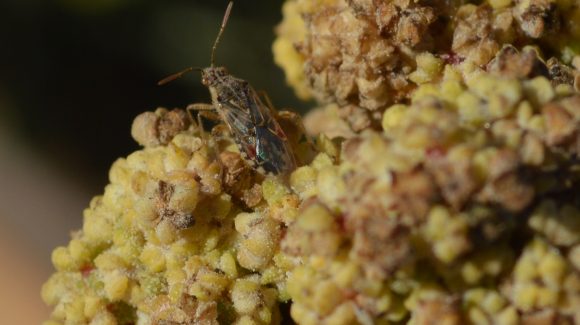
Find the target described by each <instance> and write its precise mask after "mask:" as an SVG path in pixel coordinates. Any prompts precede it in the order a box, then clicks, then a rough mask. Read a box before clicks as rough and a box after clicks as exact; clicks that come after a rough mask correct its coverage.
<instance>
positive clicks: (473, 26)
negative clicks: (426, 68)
mask: <svg viewBox="0 0 580 325" xmlns="http://www.w3.org/2000/svg"><path fill="white" fill-rule="evenodd" d="M457 19H458V22H457V26H456V27H455V30H454V32H453V44H452V46H451V49H452V50H453V51H454V52H456V53H458V54H460V55H462V56H463V57H466V58H467V59H468V60H470V61H473V62H475V63H476V64H486V63H487V62H489V60H491V58H493V56H494V55H495V53H496V52H497V51H498V50H499V48H500V45H499V44H498V40H497V36H496V35H495V31H494V27H493V22H492V9H491V8H490V7H488V6H475V5H471V4H469V5H465V6H463V7H461V8H459V10H458V11H457Z"/></svg>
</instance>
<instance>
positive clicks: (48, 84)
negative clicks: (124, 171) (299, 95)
mask: <svg viewBox="0 0 580 325" xmlns="http://www.w3.org/2000/svg"><path fill="white" fill-rule="evenodd" d="M281 4H282V0H276V1H273V0H237V1H236V2H235V5H234V8H233V12H232V15H231V17H230V21H229V23H228V26H227V28H226V32H225V34H224V36H223V38H222V41H221V43H220V46H219V48H218V50H217V53H216V61H217V64H219V65H224V66H226V67H228V69H229V70H230V72H232V74H234V75H237V76H239V77H241V78H243V79H246V80H248V81H250V82H251V83H252V84H253V85H254V87H255V88H256V89H263V90H265V91H267V92H268V93H269V95H270V97H271V98H272V101H273V102H274V105H275V106H276V107H277V108H279V109H280V108H291V109H292V110H294V111H301V110H303V109H304V107H305V104H304V103H300V102H299V101H298V100H297V99H296V98H295V97H294V94H293V92H292V90H290V89H289V88H288V87H287V86H286V85H285V82H284V75H283V73H282V71H281V70H280V69H279V68H277V67H276V66H275V65H274V63H273V60H272V54H271V44H272V41H273V39H274V26H275V25H276V24H277V23H278V22H279V21H280V19H281V12H280V11H281ZM226 6H227V0H204V1H202V0H188V1H185V0H164V1H147V0H141V1H140V0H52V1H47V0H0V261H1V263H2V267H0V287H1V288H2V290H0V306H2V308H1V309H0V324H38V323H40V322H41V321H42V320H44V319H46V318H47V317H48V314H49V312H50V308H48V307H46V306H44V304H43V303H42V301H41V299H40V287H41V285H42V283H43V282H44V281H45V280H46V279H47V278H48V277H49V275H50V274H51V273H52V265H51V262H50V253H51V251H52V249H53V248H54V247H56V246H58V245H65V244H67V242H68V240H69V234H70V231H72V230H75V229H79V228H80V227H81V224H82V210H83V209H84V208H85V207H86V206H88V203H89V200H90V199H91V197H92V196H94V195H98V194H101V193H102V190H103V187H104V186H105V185H106V184H107V182H108V173H107V172H108V169H109V166H110V165H111V163H112V162H113V161H114V160H115V159H116V158H118V157H124V156H126V155H128V154H129V153H130V152H132V151H134V150H136V149H138V146H137V144H136V143H134V142H133V140H132V139H131V136H130V126H131V122H132V120H133V118H134V117H135V116H136V115H137V114H139V113H140V112H143V111H146V110H154V109H155V108H156V107H159V106H163V107H168V108H174V107H185V106H186V105H187V104H189V103H193V102H209V94H208V91H207V89H205V88H204V87H203V86H202V85H201V84H200V82H199V79H200V77H199V74H198V73H191V74H189V75H187V76H186V77H184V78H182V79H181V80H178V81H175V82H173V83H170V84H168V85H165V86H163V87H158V86H157V85H156V83H157V81H158V80H160V79H162V78H163V77H165V76H167V75H169V74H172V73H174V72H177V71H180V70H182V69H183V68H185V67H188V66H207V65H209V61H210V51H211V46H212V43H213V41H214V38H215V36H216V34H217V32H218V29H219V25H220V23H221V20H222V16H223V13H224V10H225V8H226Z"/></svg>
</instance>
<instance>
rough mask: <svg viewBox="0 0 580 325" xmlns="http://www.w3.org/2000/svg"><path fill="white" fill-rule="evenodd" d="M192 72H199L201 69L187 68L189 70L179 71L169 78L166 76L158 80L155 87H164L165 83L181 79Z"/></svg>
mask: <svg viewBox="0 0 580 325" xmlns="http://www.w3.org/2000/svg"><path fill="white" fill-rule="evenodd" d="M193 70H196V71H201V70H203V69H202V68H199V67H189V68H187V69H185V70H183V71H179V72H178V73H174V74H172V75H170V76H167V77H165V78H163V79H161V80H159V82H157V85H158V86H162V85H165V84H167V83H170V82H172V81H173V80H176V79H179V78H181V77H183V75H185V74H187V73H189V72H191V71H193Z"/></svg>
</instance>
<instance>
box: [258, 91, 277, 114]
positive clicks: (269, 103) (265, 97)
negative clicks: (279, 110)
mask: <svg viewBox="0 0 580 325" xmlns="http://www.w3.org/2000/svg"><path fill="white" fill-rule="evenodd" d="M257 92H258V96H260V97H262V99H263V100H264V102H265V103H266V106H268V108H269V109H270V112H271V113H273V114H274V115H275V114H276V110H275V109H274V105H273V104H272V101H271V100H270V96H268V93H267V92H265V91H264V90H257Z"/></svg>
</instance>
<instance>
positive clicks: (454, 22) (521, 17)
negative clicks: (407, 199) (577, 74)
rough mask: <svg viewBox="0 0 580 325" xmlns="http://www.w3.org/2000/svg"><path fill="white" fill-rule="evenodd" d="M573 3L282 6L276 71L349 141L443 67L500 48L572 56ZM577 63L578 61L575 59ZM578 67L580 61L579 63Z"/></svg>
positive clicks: (576, 13)
mask: <svg viewBox="0 0 580 325" xmlns="http://www.w3.org/2000/svg"><path fill="white" fill-rule="evenodd" d="M578 7H579V5H578V4H577V3H574V1H550V0H537V1H535V0H529V1H511V0H489V1H476V2H475V3H469V4H463V3H462V2H461V1H407V0H389V1H371V0H348V1H347V0H331V1H321V0H316V1H308V0H288V1H287V2H286V3H285V5H284V17H285V18H284V21H283V22H282V23H281V24H280V26H278V35H279V37H278V39H277V40H276V42H275V43H274V53H275V59H276V62H277V63H278V64H279V65H280V66H281V67H283V68H284V70H285V71H286V74H287V77H288V82H289V83H290V84H291V85H292V86H293V87H294V88H295V89H296V91H297V94H298V95H299V96H301V97H305V98H306V97H309V96H313V97H315V98H316V99H317V101H319V102H320V103H324V104H327V103H336V104H338V105H339V106H340V108H339V113H340V115H341V116H342V118H343V119H344V120H345V121H346V122H347V123H348V124H349V126H350V128H351V129H352V131H354V132H359V131H361V130H362V129H366V128H369V127H373V128H377V124H376V123H374V122H376V121H377V119H378V118H380V114H381V113H382V112H383V111H384V110H385V109H386V108H387V107H388V106H390V105H391V104H393V103H396V102H400V101H405V100H408V99H409V97H410V96H411V93H412V92H413V91H414V90H415V88H416V87H417V85H418V84H421V83H424V82H429V81H435V80H437V78H439V77H440V75H441V74H440V73H439V72H440V68H441V66H442V64H443V63H459V62H462V61H465V60H467V61H471V62H473V63H474V64H477V65H485V64H487V63H488V62H489V61H490V60H491V59H492V58H493V57H494V56H495V54H496V53H497V52H498V51H499V50H500V49H501V48H502V47H503V45H505V44H518V46H519V47H522V46H524V45H527V44H529V45H532V44H538V45H541V46H542V47H543V48H544V49H546V50H548V51H549V52H550V53H554V54H556V55H557V56H558V59H561V60H564V62H565V63H567V64H570V63H571V62H572V61H573V60H574V58H575V57H577V56H578V55H579V54H580V41H579V40H580V31H578V27H577V23H576V22H577V21H578V19H580V9H579V8H578ZM576 60H577V61H580V57H579V58H578V59H576ZM579 63H580V62H579Z"/></svg>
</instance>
